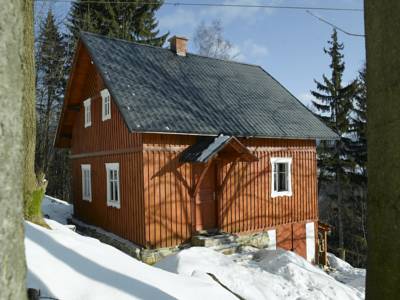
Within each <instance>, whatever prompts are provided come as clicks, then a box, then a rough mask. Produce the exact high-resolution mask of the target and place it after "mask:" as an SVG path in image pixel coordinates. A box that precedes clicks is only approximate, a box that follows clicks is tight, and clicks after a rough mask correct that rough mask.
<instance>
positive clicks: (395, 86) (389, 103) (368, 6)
mask: <svg viewBox="0 0 400 300" xmlns="http://www.w3.org/2000/svg"><path fill="white" fill-rule="evenodd" d="M364 7H365V29H366V45H367V107H368V112H367V115H368V132H367V137H368V207H367V228H368V258H367V260H368V262H367V289H366V298H367V299H398V298H399V294H400V272H399V269H400V201H399V200H400V171H399V170H400V156H399V154H400V138H399V137H400V117H399V116H400V105H399V95H400V72H399V70H400V56H399V53H400V42H399V32H400V20H399V15H400V1H393V0H381V1H374V0H366V1H365V6H364Z"/></svg>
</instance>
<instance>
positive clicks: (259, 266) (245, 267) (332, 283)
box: [156, 247, 364, 300]
mask: <svg viewBox="0 0 400 300" xmlns="http://www.w3.org/2000/svg"><path fill="white" fill-rule="evenodd" d="M156 266H157V267H159V268H161V269H163V270H167V271H170V272H174V273H177V274H183V275H187V276H194V277H200V276H204V274H206V273H212V274H214V275H215V276H216V277H217V278H218V279H219V280H220V281H221V282H222V283H223V284H224V285H226V286H227V287H228V288H229V289H231V290H232V291H234V292H235V293H237V294H239V295H240V296H242V297H243V298H245V299H249V300H250V299H335V300H336V299H341V300H342V299H343V300H345V299H363V298H364V294H363V293H362V292H361V291H359V290H357V289H355V288H353V287H349V286H346V285H345V284H343V283H341V282H338V281H337V280H335V279H334V278H333V277H331V276H329V275H328V274H326V273H325V272H323V271H322V270H321V269H319V268H318V267H315V266H313V265H312V264H310V263H309V262H307V261H306V260H305V259H303V258H302V257H300V256H298V255H296V254H295V253H293V252H290V251H284V250H276V251H273V250H260V251H254V250H251V249H249V250H248V251H246V252H245V253H243V254H237V255H233V256H225V255H223V254H220V253H217V252H215V251H213V250H211V249H206V248H200V247H196V248H190V249H187V250H184V251H181V252H180V253H178V254H176V255H173V256H169V257H166V258H165V259H164V260H162V261H160V262H159V263H158V264H156Z"/></svg>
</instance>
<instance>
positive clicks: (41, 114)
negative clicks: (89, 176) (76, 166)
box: [35, 9, 70, 201]
mask: <svg viewBox="0 0 400 300" xmlns="http://www.w3.org/2000/svg"><path fill="white" fill-rule="evenodd" d="M36 45H37V46H36V53H37V54H36V62H37V67H36V71H37V72H36V112H37V144H36V163H35V167H36V172H37V173H41V174H45V175H46V177H47V180H48V183H49V184H48V186H47V193H48V194H50V195H52V196H55V197H60V198H61V199H64V200H66V201H68V200H69V198H70V197H69V190H70V188H69V178H70V165H69V162H68V155H69V153H68V151H67V150H63V149H55V148H54V147H53V141H54V138H55V134H56V130H57V124H58V118H59V114H60V112H61V107H62V101H63V96H64V88H65V85H66V80H65V79H66V72H65V67H66V43H65V41H64V37H63V35H62V34H61V31H60V29H59V27H58V25H57V20H56V18H55V16H54V15H53V12H52V10H51V9H50V10H49V11H48V13H47V17H46V19H45V20H44V21H43V23H42V24H40V28H39V33H38V37H37V43H36Z"/></svg>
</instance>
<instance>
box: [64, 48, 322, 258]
mask: <svg viewBox="0 0 400 300" xmlns="http://www.w3.org/2000/svg"><path fill="white" fill-rule="evenodd" d="M82 53H83V54H81V56H83V58H82V60H84V61H85V64H84V65H85V67H86V68H87V70H86V71H85V72H83V71H82V70H80V71H79V72H80V73H82V74H86V75H85V76H83V75H82V76H78V75H79V74H80V73H79V74H78V75H77V77H76V78H80V81H81V82H80V83H79V92H78V91H75V92H71V94H72V96H74V95H75V96H76V98H74V99H73V101H75V102H74V103H73V104H77V103H78V100H79V101H80V103H81V104H82V102H83V101H84V100H85V99H87V98H91V119H92V125H91V126H90V127H88V128H84V109H83V105H81V107H80V110H79V111H76V112H75V111H74V112H71V111H69V113H68V115H66V117H65V120H66V121H65V122H66V124H67V125H65V126H67V127H68V126H70V125H69V124H73V127H71V128H72V129H71V132H72V141H71V143H70V144H71V153H72V165H73V192H74V204H75V215H76V216H77V217H78V218H80V219H82V220H83V221H86V222H88V223H90V224H93V225H97V226H100V227H102V228H104V229H105V230H108V231H111V232H114V233H116V234H118V235H120V236H121V237H123V238H126V239H128V240H131V241H133V242H135V243H137V244H140V245H143V246H146V247H167V246H175V245H178V244H181V243H184V242H185V241H187V240H189V239H190V237H191V234H192V232H193V230H195V229H196V228H197V229H201V228H203V229H204V228H210V227H213V226H214V224H215V225H217V226H218V228H220V229H221V230H224V231H227V232H232V233H243V232H251V231H257V230H265V229H268V228H277V239H278V245H279V244H281V245H284V247H290V249H291V248H294V249H297V250H298V252H299V253H303V252H304V251H305V250H304V249H305V246H304V244H303V242H302V241H301V240H302V239H303V236H304V232H303V229H302V227H298V225H295V224H296V223H301V224H303V225H304V222H305V221H308V220H317V219H318V208H317V185H316V183H317V177H316V152H315V141H310V140H281V139H259V138H257V139H256V138H252V139H241V142H242V143H244V144H245V145H246V146H247V147H248V148H249V149H250V150H251V151H252V152H253V153H254V154H255V155H256V156H257V157H258V158H259V160H258V161H256V162H252V163H247V162H238V163H233V162H232V161H229V160H224V155H223V154H221V157H219V158H217V159H216V160H215V161H214V162H213V163H212V166H211V167H210V169H209V170H208V171H207V172H208V173H205V174H206V175H205V176H206V177H205V178H204V181H203V182H202V184H201V185H200V188H199V191H198V193H197V195H195V196H194V200H195V201H192V200H193V197H192V193H193V190H194V187H195V184H196V183H197V182H198V180H199V178H200V177H201V174H202V169H203V168H204V165H199V164H197V165H196V164H189V163H185V164H182V163H180V162H179V160H178V157H179V154H180V153H181V152H182V151H183V150H184V149H185V148H187V147H188V146H189V145H192V144H193V143H195V142H196V137H195V136H183V135H172V134H140V133H130V132H129V131H128V129H127V127H126V126H125V123H124V120H123V118H122V116H121V114H120V113H119V111H118V108H117V106H116V105H115V103H114V102H113V101H112V99H111V119H110V120H106V121H104V122H103V121H102V120H101V104H102V103H101V102H102V101H101V97H100V91H101V90H102V89H103V88H104V82H103V80H102V79H101V77H100V76H99V74H98V73H97V71H96V69H95V67H94V65H93V64H90V63H89V62H90V59H88V57H87V54H85V52H82ZM85 55H86V56H85ZM72 96H71V97H72ZM75 96H74V97H75ZM78 97H79V98H78ZM71 99H72V98H71ZM71 101H72V100H71ZM65 126H64V129H65ZM71 126H72V125H71ZM68 128H69V127H68ZM65 130H66V129H65ZM67 133H68V132H67ZM66 136H68V134H67V135H66ZM65 139H66V137H64V138H63V140H62V143H65V145H67V144H68V143H69V142H68V143H67V141H66V140H65ZM271 157H292V192H293V195H292V196H291V197H276V198H271V169H272V168H271V163H270V158H271ZM113 162H114V163H115V162H118V163H119V164H120V189H121V208H120V209H117V208H113V207H108V206H107V195H106V169H105V163H113ZM81 164H90V165H91V172H92V202H87V201H84V200H82V195H81V193H82V187H81V184H82V180H81V167H80V166H81ZM213 189H214V192H213ZM214 194H215V196H214ZM289 227H290V236H291V239H290V240H291V242H290V245H289V244H287V245H286V244H285V243H286V242H285V230H284V228H289ZM303 227H304V226H303ZM282 230H283V231H282ZM293 237H295V238H294V239H293Z"/></svg>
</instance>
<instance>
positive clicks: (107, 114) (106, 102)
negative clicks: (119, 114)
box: [100, 89, 111, 121]
mask: <svg viewBox="0 0 400 300" xmlns="http://www.w3.org/2000/svg"><path fill="white" fill-rule="evenodd" d="M100 94H101V99H102V113H101V119H102V120H103V121H105V120H109V119H111V96H110V92H109V91H108V90H107V89H104V90H102V91H101V92H100Z"/></svg>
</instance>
